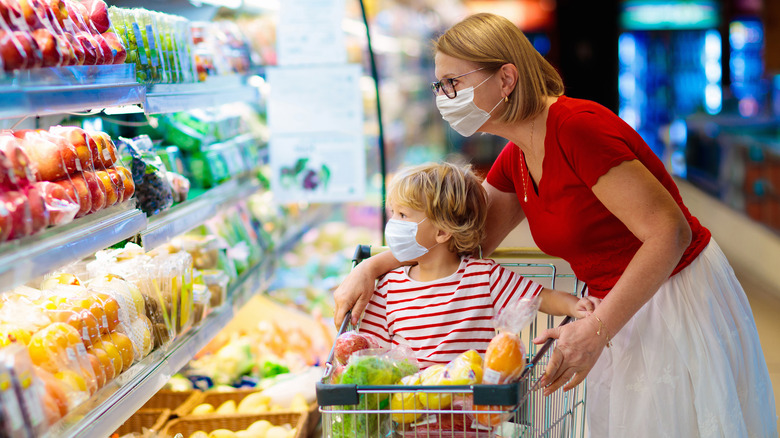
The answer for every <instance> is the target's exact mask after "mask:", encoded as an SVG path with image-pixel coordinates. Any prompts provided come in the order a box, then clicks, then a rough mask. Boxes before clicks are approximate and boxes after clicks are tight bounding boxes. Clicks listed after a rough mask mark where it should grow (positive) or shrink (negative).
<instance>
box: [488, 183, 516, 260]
mask: <svg viewBox="0 0 780 438" xmlns="http://www.w3.org/2000/svg"><path fill="white" fill-rule="evenodd" d="M482 186H483V187H485V190H486V191H487V198H488V211H487V221H486V222H485V229H486V230H487V233H486V236H485V240H483V241H482V255H483V257H487V256H488V255H490V254H491V253H492V252H493V251H495V249H496V248H498V245H500V244H501V242H503V241H504V238H506V236H507V235H508V234H509V233H510V232H511V231H512V230H514V229H515V227H517V225H518V224H519V223H520V222H522V221H523V219H525V213H523V209H522V207H520V201H518V200H517V194H515V193H511V192H510V193H507V192H502V191H501V190H498V189H497V188H495V187H493V186H491V185H490V184H489V183H488V182H487V181H484V182H483V183H482Z"/></svg>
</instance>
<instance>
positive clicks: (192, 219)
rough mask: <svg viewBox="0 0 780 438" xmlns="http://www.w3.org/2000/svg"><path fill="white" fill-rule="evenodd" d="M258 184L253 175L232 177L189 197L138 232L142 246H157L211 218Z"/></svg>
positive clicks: (251, 191)
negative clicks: (191, 198)
mask: <svg viewBox="0 0 780 438" xmlns="http://www.w3.org/2000/svg"><path fill="white" fill-rule="evenodd" d="M259 188H260V186H259V184H258V182H257V180H256V179H252V178H247V179H232V180H229V181H227V182H225V183H223V184H220V185H219V186H217V187H215V188H213V189H211V190H209V191H207V192H206V193H204V194H202V195H200V196H199V197H197V198H195V199H193V200H191V201H187V202H185V203H182V204H179V205H176V206H174V207H173V208H171V209H170V210H167V211H165V212H163V213H161V214H159V215H157V216H153V217H151V218H150V219H149V225H148V226H147V227H146V229H145V230H143V231H141V233H140V235H141V243H142V246H143V247H144V249H145V250H147V251H149V250H151V249H153V248H156V247H158V246H160V245H162V244H164V243H166V242H168V241H170V240H171V239H172V238H174V237H175V236H178V235H179V234H182V233H184V232H187V231H189V230H191V229H192V228H195V227H196V226H198V225H200V224H202V223H203V222H205V221H207V220H208V219H211V218H212V217H214V216H216V214H217V213H218V212H219V211H220V210H221V209H222V207H225V206H227V205H230V204H232V203H235V202H237V201H239V200H241V199H244V198H246V197H247V196H249V195H250V194H252V193H254V192H256V191H257V190H259Z"/></svg>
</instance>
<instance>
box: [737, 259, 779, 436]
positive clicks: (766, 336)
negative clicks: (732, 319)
mask: <svg viewBox="0 0 780 438" xmlns="http://www.w3.org/2000/svg"><path fill="white" fill-rule="evenodd" d="M735 272H736V274H737V277H739V281H740V282H741V283H742V287H743V288H744V289H745V294H746V295H747V297H748V301H750V307H751V309H753V316H754V317H755V319H756V327H757V328H758V337H759V338H760V340H761V348H762V349H763V350H764V359H766V364H767V367H768V368H769V377H770V378H771V379H772V387H773V389H774V391H775V407H776V408H778V409H780V318H778V314H780V291H777V290H776V291H772V290H768V289H767V287H765V286H764V285H761V284H759V283H758V282H756V281H755V280H753V279H752V278H750V276H749V275H746V274H745V273H743V272H740V271H739V270H736V269H735ZM778 428H780V420H778Z"/></svg>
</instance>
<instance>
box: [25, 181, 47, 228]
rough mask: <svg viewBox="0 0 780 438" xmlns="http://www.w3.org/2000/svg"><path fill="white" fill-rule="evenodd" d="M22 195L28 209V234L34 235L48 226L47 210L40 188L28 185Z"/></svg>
mask: <svg viewBox="0 0 780 438" xmlns="http://www.w3.org/2000/svg"><path fill="white" fill-rule="evenodd" d="M24 194H25V196H27V203H28V205H29V207H30V222H31V227H32V228H31V230H30V234H36V233H38V232H39V231H41V230H43V229H45V228H46V227H48V226H49V219H50V218H49V209H48V208H47V205H46V200H45V199H44V193H43V190H42V187H39V186H36V185H30V186H28V187H25V189H24Z"/></svg>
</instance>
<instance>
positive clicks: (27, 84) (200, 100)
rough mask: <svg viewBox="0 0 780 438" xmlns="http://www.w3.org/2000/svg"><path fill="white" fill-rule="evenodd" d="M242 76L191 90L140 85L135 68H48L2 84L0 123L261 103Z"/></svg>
mask: <svg viewBox="0 0 780 438" xmlns="http://www.w3.org/2000/svg"><path fill="white" fill-rule="evenodd" d="M259 96H260V94H259V90H258V89H257V88H256V87H254V86H251V85H248V84H247V77H246V76H243V75H229V76H214V77H209V78H207V79H206V81H204V82H197V83H191V84H155V85H148V86H147V85H145V84H139V83H138V82H136V79H135V65H133V64H120V65H94V66H85V65H82V66H70V67H48V68H37V69H31V70H20V71H16V72H14V73H12V74H10V75H9V76H8V77H5V78H0V119H11V118H19V117H26V116H36V115H37V116H41V115H48V114H61V113H77V112H84V111H88V110H93V109H103V108H110V107H118V106H126V105H143V107H144V111H145V112H146V114H160V113H169V112H176V111H184V110H191V109H193V108H208V107H215V106H219V105H223V104H226V103H234V102H258V101H259Z"/></svg>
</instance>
